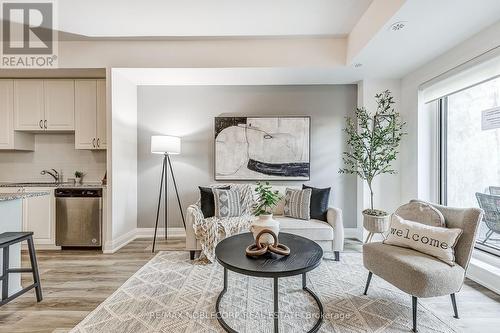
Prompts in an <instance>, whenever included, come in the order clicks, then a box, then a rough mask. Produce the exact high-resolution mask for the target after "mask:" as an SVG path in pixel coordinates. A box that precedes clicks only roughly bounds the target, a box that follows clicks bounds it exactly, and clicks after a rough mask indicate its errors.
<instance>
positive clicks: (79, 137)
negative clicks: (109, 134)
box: [75, 80, 106, 149]
mask: <svg viewBox="0 0 500 333" xmlns="http://www.w3.org/2000/svg"><path fill="white" fill-rule="evenodd" d="M75 148H76V149H106V81H105V80H76V81H75Z"/></svg>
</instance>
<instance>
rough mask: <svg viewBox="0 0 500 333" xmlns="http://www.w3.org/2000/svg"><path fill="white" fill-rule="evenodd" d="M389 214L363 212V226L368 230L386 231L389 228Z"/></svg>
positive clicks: (374, 231) (375, 231)
mask: <svg viewBox="0 0 500 333" xmlns="http://www.w3.org/2000/svg"><path fill="white" fill-rule="evenodd" d="M390 216H391V215H389V214H388V215H384V216H373V215H368V214H365V213H363V227H364V228H365V229H366V230H368V231H369V232H373V233H386V232H387V231H388V230H389V222H390Z"/></svg>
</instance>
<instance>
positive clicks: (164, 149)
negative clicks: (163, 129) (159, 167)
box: [151, 135, 181, 154]
mask: <svg viewBox="0 0 500 333" xmlns="http://www.w3.org/2000/svg"><path fill="white" fill-rule="evenodd" d="M151 153H153V154H180V153H181V138H179V137H178V136H171V135H153V136H151Z"/></svg>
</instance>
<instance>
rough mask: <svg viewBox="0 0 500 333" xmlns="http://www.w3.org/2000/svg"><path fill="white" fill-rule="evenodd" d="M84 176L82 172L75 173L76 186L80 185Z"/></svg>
mask: <svg viewBox="0 0 500 333" xmlns="http://www.w3.org/2000/svg"><path fill="white" fill-rule="evenodd" d="M84 176H85V174H84V173H83V172H82V171H75V181H76V183H77V184H81V183H82V180H83V177H84Z"/></svg>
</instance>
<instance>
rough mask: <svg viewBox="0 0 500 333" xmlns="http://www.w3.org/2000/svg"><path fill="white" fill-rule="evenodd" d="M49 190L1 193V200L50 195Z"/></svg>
mask: <svg viewBox="0 0 500 333" xmlns="http://www.w3.org/2000/svg"><path fill="white" fill-rule="evenodd" d="M49 194H50V193H49V192H16V193H0V201H10V200H17V199H24V198H31V197H41V196H44V195H49Z"/></svg>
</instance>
